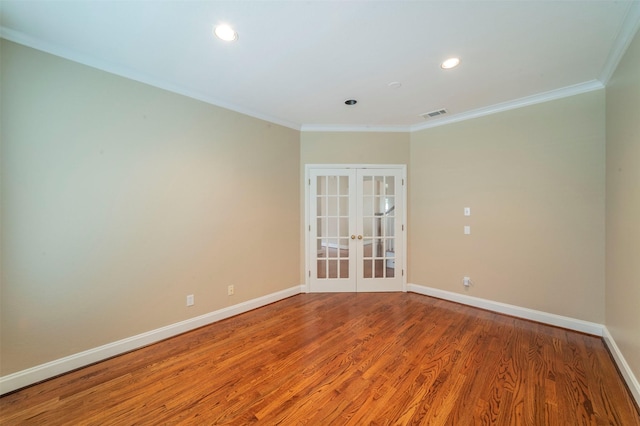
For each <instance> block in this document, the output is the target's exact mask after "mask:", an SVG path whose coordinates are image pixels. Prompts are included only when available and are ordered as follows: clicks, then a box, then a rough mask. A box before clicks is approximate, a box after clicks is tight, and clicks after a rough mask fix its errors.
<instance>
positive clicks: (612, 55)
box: [598, 1, 640, 86]
mask: <svg viewBox="0 0 640 426" xmlns="http://www.w3.org/2000/svg"><path fill="white" fill-rule="evenodd" d="M639 28H640V1H634V2H631V3H630V4H629V8H628V9H627V15H626V16H625V18H624V21H623V22H622V25H621V26H620V31H619V32H618V35H617V37H616V39H615V41H614V44H613V48H612V49H611V51H610V52H609V56H608V57H607V61H606V62H605V64H604V67H603V68H602V72H601V73H600V78H599V79H598V80H600V81H601V82H602V84H604V85H605V86H606V85H607V84H608V83H609V80H610V79H611V77H612V76H613V73H614V72H615V70H616V68H617V67H618V64H619V63H620V61H621V60H622V57H623V56H624V53H625V52H626V51H627V48H628V47H629V45H630V44H631V41H632V40H633V37H634V36H635V34H636V33H637V32H638V29H639Z"/></svg>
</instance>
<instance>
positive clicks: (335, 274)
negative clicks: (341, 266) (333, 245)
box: [329, 260, 338, 278]
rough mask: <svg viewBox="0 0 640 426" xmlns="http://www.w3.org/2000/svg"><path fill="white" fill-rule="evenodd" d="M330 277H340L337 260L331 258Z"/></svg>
mask: <svg viewBox="0 0 640 426" xmlns="http://www.w3.org/2000/svg"><path fill="white" fill-rule="evenodd" d="M329 278H338V261H337V260H329Z"/></svg>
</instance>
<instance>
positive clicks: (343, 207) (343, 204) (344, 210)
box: [338, 197, 349, 216]
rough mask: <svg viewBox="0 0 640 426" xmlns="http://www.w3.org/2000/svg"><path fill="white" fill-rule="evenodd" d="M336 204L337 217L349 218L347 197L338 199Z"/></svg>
mask: <svg viewBox="0 0 640 426" xmlns="http://www.w3.org/2000/svg"><path fill="white" fill-rule="evenodd" d="M338 203H339V206H338V215H340V216H349V197H340V199H339V202H338Z"/></svg>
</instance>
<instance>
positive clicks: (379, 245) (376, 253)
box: [373, 238, 384, 257]
mask: <svg viewBox="0 0 640 426" xmlns="http://www.w3.org/2000/svg"><path fill="white" fill-rule="evenodd" d="M382 241H383V240H382V238H376V239H375V240H374V243H373V244H374V246H373V257H382V256H384V243H383V242H382Z"/></svg>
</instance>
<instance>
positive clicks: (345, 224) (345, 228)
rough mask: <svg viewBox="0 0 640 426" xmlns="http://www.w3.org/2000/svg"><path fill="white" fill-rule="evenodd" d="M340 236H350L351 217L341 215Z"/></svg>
mask: <svg viewBox="0 0 640 426" xmlns="http://www.w3.org/2000/svg"><path fill="white" fill-rule="evenodd" d="M338 236H340V237H348V236H349V218H348V217H341V218H340V233H339V234H338Z"/></svg>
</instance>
